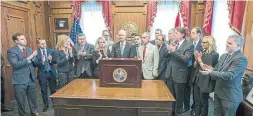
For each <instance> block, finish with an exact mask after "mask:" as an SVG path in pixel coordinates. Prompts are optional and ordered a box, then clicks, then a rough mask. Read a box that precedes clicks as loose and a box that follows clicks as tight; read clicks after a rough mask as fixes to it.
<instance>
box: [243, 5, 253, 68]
mask: <svg viewBox="0 0 253 116" xmlns="http://www.w3.org/2000/svg"><path fill="white" fill-rule="evenodd" d="M244 29H245V33H244V37H245V44H244V55H245V56H246V57H247V58H248V70H250V71H253V52H252V50H253V2H252V1H247V8H246V19H245V27H244Z"/></svg>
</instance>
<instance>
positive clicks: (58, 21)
mask: <svg viewBox="0 0 253 116" xmlns="http://www.w3.org/2000/svg"><path fill="white" fill-rule="evenodd" d="M54 20H55V21H54V22H55V29H56V30H59V29H61V30H62V29H66V30H68V29H69V25H68V24H69V23H68V18H55V19H54Z"/></svg>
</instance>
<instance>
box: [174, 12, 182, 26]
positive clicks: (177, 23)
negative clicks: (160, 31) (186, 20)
mask: <svg viewBox="0 0 253 116" xmlns="http://www.w3.org/2000/svg"><path fill="white" fill-rule="evenodd" d="M176 27H181V18H180V13H179V12H178V13H177V17H176V21H175V28H176Z"/></svg>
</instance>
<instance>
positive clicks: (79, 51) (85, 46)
mask: <svg viewBox="0 0 253 116" xmlns="http://www.w3.org/2000/svg"><path fill="white" fill-rule="evenodd" d="M73 50H74V57H75V75H76V77H82V78H84V77H86V78H87V77H92V72H93V70H92V62H91V61H92V55H93V52H94V46H93V45H91V44H89V43H87V41H86V37H85V35H84V34H83V33H81V34H79V35H78V44H76V45H75V46H74V49H73Z"/></svg>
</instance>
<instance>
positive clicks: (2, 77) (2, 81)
mask: <svg viewBox="0 0 253 116" xmlns="http://www.w3.org/2000/svg"><path fill="white" fill-rule="evenodd" d="M3 67H4V57H3V55H2V54H1V112H8V111H12V110H13V109H8V108H6V107H5V104H4V101H5V90H4V78H5V74H4V70H3Z"/></svg>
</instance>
